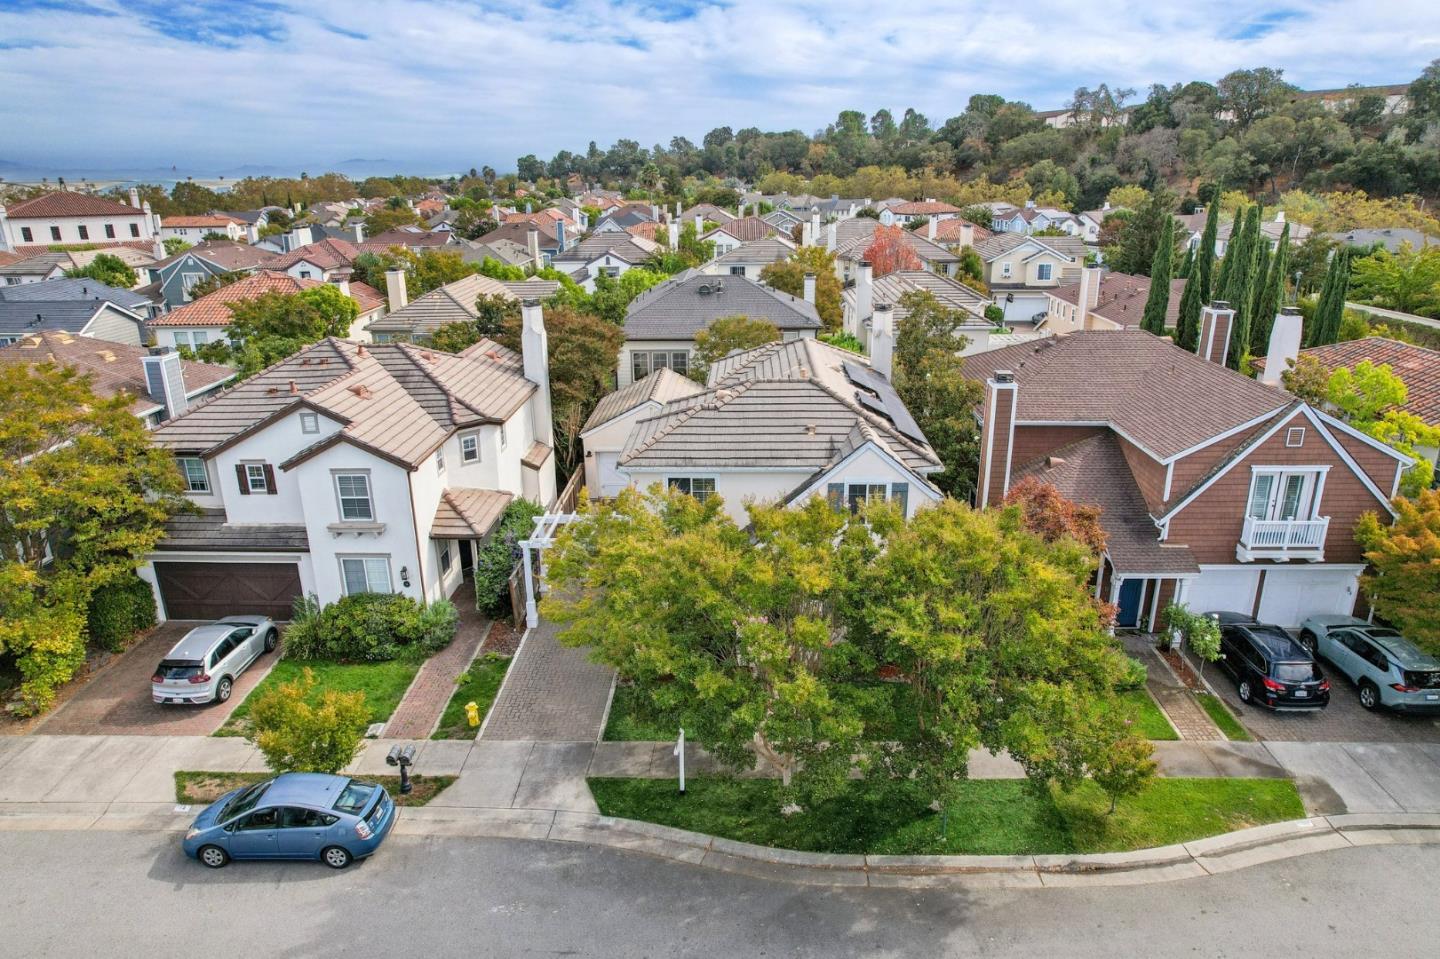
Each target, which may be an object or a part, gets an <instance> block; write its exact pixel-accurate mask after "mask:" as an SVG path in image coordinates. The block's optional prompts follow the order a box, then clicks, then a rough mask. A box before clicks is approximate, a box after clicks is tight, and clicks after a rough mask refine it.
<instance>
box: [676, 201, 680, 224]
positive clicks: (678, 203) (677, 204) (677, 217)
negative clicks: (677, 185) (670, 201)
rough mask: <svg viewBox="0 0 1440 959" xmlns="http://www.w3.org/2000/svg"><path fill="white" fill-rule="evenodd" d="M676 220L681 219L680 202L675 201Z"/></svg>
mask: <svg viewBox="0 0 1440 959" xmlns="http://www.w3.org/2000/svg"><path fill="white" fill-rule="evenodd" d="M675 219H677V220H678V219H680V201H679V200H676V201H675Z"/></svg>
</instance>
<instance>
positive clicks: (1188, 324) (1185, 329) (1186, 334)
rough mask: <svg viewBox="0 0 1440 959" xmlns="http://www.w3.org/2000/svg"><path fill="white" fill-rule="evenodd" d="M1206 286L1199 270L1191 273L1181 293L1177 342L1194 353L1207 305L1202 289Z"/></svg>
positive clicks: (1176, 332) (1176, 330)
mask: <svg viewBox="0 0 1440 959" xmlns="http://www.w3.org/2000/svg"><path fill="white" fill-rule="evenodd" d="M1204 287H1205V281H1204V279H1202V278H1201V276H1200V273H1199V271H1198V270H1196V271H1195V272H1193V273H1191V274H1190V277H1189V279H1187V280H1186V281H1185V290H1184V292H1182V293H1181V294H1180V315H1179V317H1177V318H1176V320H1175V342H1176V343H1177V344H1178V345H1179V346H1181V347H1182V348H1184V349H1187V350H1189V351H1190V352H1192V353H1193V352H1195V349H1196V348H1197V347H1198V346H1199V345H1200V311H1201V309H1203V308H1204V305H1205V304H1204V299H1205V298H1204V295H1203V294H1202V293H1201V292H1200V291H1201V290H1203V289H1204Z"/></svg>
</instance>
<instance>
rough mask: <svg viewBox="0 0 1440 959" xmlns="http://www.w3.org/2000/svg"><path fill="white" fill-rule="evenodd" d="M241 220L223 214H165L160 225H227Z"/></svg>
mask: <svg viewBox="0 0 1440 959" xmlns="http://www.w3.org/2000/svg"><path fill="white" fill-rule="evenodd" d="M240 222H243V221H241V220H239V219H237V218H235V217H233V216H225V215H223V214H212V215H209V216H167V217H164V218H163V219H161V221H160V225H161V226H167V227H174V226H186V227H189V226H195V227H201V226H218V227H227V226H229V225H230V224H232V223H240Z"/></svg>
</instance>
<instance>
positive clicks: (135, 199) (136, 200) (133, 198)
mask: <svg viewBox="0 0 1440 959" xmlns="http://www.w3.org/2000/svg"><path fill="white" fill-rule="evenodd" d="M130 205H131V206H132V207H134V208H135V209H137V210H138V209H140V191H139V190H137V189H136V188H135V187H133V186H132V187H131V188H130Z"/></svg>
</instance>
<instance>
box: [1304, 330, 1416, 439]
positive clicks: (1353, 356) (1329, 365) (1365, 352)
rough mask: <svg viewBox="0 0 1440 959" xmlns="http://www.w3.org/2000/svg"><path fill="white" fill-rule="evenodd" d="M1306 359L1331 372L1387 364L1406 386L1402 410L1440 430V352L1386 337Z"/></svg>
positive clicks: (1321, 350)
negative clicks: (1364, 361)
mask: <svg viewBox="0 0 1440 959" xmlns="http://www.w3.org/2000/svg"><path fill="white" fill-rule="evenodd" d="M1303 355H1305V356H1313V357H1314V358H1315V359H1317V360H1319V361H1320V363H1321V364H1322V365H1324V366H1325V368H1326V369H1331V370H1335V369H1339V368H1340V367H1342V366H1348V367H1352V368H1353V367H1354V366H1355V364H1357V363H1359V362H1361V361H1363V360H1369V361H1370V362H1371V363H1374V364H1375V365H1377V366H1378V365H1380V364H1382V363H1385V364H1388V365H1389V366H1390V370H1391V372H1393V373H1394V374H1395V375H1396V376H1398V377H1400V379H1401V380H1403V381H1404V382H1405V388H1406V397H1405V404H1404V405H1403V406H1402V407H1401V409H1403V410H1405V411H1406V412H1407V413H1413V414H1414V415H1416V416H1418V417H1420V418H1421V419H1422V420H1424V421H1425V422H1426V423H1428V424H1430V425H1431V426H1440V351H1436V350H1431V349H1426V348H1425V347H1423V346H1416V345H1414V344H1413V343H1401V342H1400V341H1398V340H1391V339H1387V338H1385V337H1383V336H1367V337H1365V338H1363V339H1359V340H1345V341H1343V342H1340V343H1332V344H1330V345H1329V346H1316V347H1312V348H1311V349H1308V350H1305V351H1304V353H1303Z"/></svg>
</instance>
